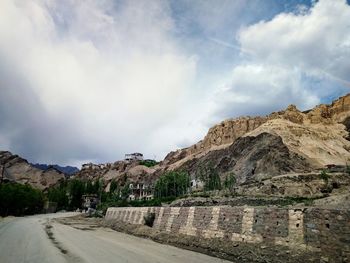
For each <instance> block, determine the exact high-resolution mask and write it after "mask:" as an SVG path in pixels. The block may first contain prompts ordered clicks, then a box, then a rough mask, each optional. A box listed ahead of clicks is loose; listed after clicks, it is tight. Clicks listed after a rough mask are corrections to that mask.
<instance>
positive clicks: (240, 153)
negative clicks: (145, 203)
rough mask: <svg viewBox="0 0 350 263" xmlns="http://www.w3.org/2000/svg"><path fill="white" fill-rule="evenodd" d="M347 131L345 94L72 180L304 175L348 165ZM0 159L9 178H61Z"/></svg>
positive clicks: (95, 167) (92, 168) (91, 167)
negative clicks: (212, 172) (147, 160)
mask: <svg viewBox="0 0 350 263" xmlns="http://www.w3.org/2000/svg"><path fill="white" fill-rule="evenodd" d="M349 130H350V94H348V95H346V96H344V97H341V98H339V99H337V100H335V101H334V102H332V103H331V104H329V105H326V104H321V105H318V106H316V107H315V108H313V109H311V110H308V111H303V112H302V111H299V110H298V109H297V108H296V106H294V105H290V106H288V107H287V109H285V110H282V111H279V112H273V113H271V114H270V115H267V116H261V117H249V116H246V117H239V118H236V119H228V120H225V121H223V122H221V123H219V124H217V125H215V126H213V127H212V128H210V129H209V131H208V133H207V135H206V136H205V137H204V139H203V140H202V141H199V142H198V143H196V144H195V145H193V146H190V147H188V148H184V149H180V150H177V151H174V152H171V153H169V154H168V155H167V156H166V157H165V159H164V160H163V161H161V162H160V163H159V164H157V165H155V166H153V167H146V166H144V165H142V163H141V162H140V161H134V162H127V161H116V162H114V163H107V164H85V165H83V167H82V169H81V170H80V171H79V172H77V173H75V174H74V177H75V178H81V179H98V178H103V179H104V180H105V181H106V182H110V181H111V180H117V181H119V182H120V183H121V184H123V183H124V182H126V181H127V180H128V181H130V182H141V183H146V184H152V183H154V182H155V180H156V179H157V178H158V177H159V176H160V175H162V174H163V173H164V172H166V171H171V170H186V171H188V172H189V173H190V175H191V176H192V177H193V178H194V177H196V174H197V173H198V171H199V170H200V169H201V168H202V167H206V166H208V165H211V166H212V167H213V168H215V169H216V171H218V172H219V174H220V176H222V177H223V176H225V175H226V174H229V173H234V174H235V175H236V179H237V182H238V183H239V184H240V185H244V184H247V183H254V182H257V181H259V180H265V179H266V178H268V179H270V178H273V177H276V178H277V177H279V176H281V175H284V174H296V173H298V174H310V173H312V172H315V171H319V170H320V169H322V168H324V167H325V166H332V165H333V166H334V165H335V166H345V165H347V164H348V163H350V141H349V138H350V136H349ZM0 160H1V165H2V167H3V166H4V165H3V164H6V165H7V168H6V174H7V175H6V176H7V177H8V178H9V179H11V178H14V180H18V181H20V182H23V183H30V184H32V185H35V186H37V187H39V188H42V189H45V188H46V187H48V186H50V185H53V184H55V183H56V182H57V181H58V180H60V179H62V178H64V175H63V174H61V173H60V172H59V171H57V170H56V169H55V168H54V167H51V168H49V169H47V170H45V171H42V170H40V169H37V168H35V167H33V166H32V165H30V164H29V163H28V162H27V161H26V160H23V159H21V158H20V157H18V156H16V155H12V154H11V153H9V152H1V154H0ZM281 178H284V177H283V176H282V177H281ZM288 178H289V177H288ZM292 178H294V177H293V176H292ZM302 178H304V177H303V176H302ZM276 180H277V179H276ZM272 181H273V180H272ZM317 182H318V183H317V185H318V186H317V187H318V188H319V189H321V188H322V187H321V186H319V185H320V183H319V181H317ZM321 182H322V180H321ZM107 188H108V186H107ZM281 191H282V190H281ZM283 191H284V190H283ZM314 192H315V191H314Z"/></svg>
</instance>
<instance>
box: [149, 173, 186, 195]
mask: <svg viewBox="0 0 350 263" xmlns="http://www.w3.org/2000/svg"><path fill="white" fill-rule="evenodd" d="M189 187H190V177H189V176H188V174H187V173H186V172H179V171H171V172H167V173H165V174H164V175H162V176H160V177H159V179H158V180H157V182H156V184H155V195H156V196H157V197H159V198H161V197H170V196H174V197H177V196H180V195H183V194H185V193H187V192H188V189H189Z"/></svg>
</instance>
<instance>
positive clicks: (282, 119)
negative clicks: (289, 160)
mask: <svg viewBox="0 0 350 263" xmlns="http://www.w3.org/2000/svg"><path fill="white" fill-rule="evenodd" d="M349 131H350V94H348V95H346V96H343V97H340V98H339V99H337V100H335V101H334V102H333V103H332V104H330V105H326V104H321V105H318V106H316V107H315V108H314V109H312V110H309V111H305V112H301V111H299V110H298V109H297V107H296V106H295V105H290V106H288V107H287V109H286V110H283V111H279V112H273V113H271V114H270V115H268V116H265V117H240V118H237V119H229V120H226V121H223V122H222V123H220V124H218V125H215V126H214V127H212V128H210V130H209V132H208V134H207V135H206V136H205V138H204V139H203V140H202V141H200V142H198V143H197V144H195V145H193V146H191V147H188V148H185V149H181V150H178V151H176V152H172V153H170V154H168V156H167V157H166V158H165V160H164V161H163V162H162V165H163V166H167V169H170V170H173V169H180V168H181V167H182V165H184V163H186V162H188V161H190V160H196V159H200V158H202V157H203V156H204V155H207V154H208V153H209V152H211V151H215V150H220V149H224V148H227V147H229V146H230V145H231V144H232V143H234V142H235V141H236V140H237V139H238V138H240V137H244V136H257V135H259V134H261V133H266V132H267V133H271V134H274V135H277V136H280V137H281V138H282V141H283V143H284V144H285V145H286V146H287V147H288V149H289V150H290V151H292V152H295V153H296V154H298V155H300V156H302V157H304V158H305V159H306V160H308V162H309V163H310V165H311V166H314V167H322V166H324V165H327V164H341V165H345V164H347V163H348V162H349V163H350V153H349V150H350V143H349V139H350V136H349V133H348V132H349Z"/></svg>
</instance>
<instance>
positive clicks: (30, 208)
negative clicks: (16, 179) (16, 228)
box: [0, 183, 44, 216]
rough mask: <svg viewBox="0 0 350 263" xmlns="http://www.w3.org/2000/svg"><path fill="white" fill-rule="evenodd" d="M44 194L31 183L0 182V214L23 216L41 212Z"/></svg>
mask: <svg viewBox="0 0 350 263" xmlns="http://www.w3.org/2000/svg"><path fill="white" fill-rule="evenodd" d="M43 206H44V195H43V193H42V192H41V191H40V190H37V189H34V188H32V187H31V186H29V185H21V184H17V183H2V184H0V216H8V215H14V216H22V215H32V214H35V213H40V212H41V211H42V209H43Z"/></svg>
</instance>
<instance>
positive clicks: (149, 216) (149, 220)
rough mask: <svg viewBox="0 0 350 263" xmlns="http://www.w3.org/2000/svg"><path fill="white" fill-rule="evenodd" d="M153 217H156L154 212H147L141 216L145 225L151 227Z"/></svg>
mask: <svg viewBox="0 0 350 263" xmlns="http://www.w3.org/2000/svg"><path fill="white" fill-rule="evenodd" d="M155 218H156V214H155V213H148V214H147V215H145V216H144V217H143V219H144V220H145V225H146V226H149V227H152V226H153V223H154V219H155Z"/></svg>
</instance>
